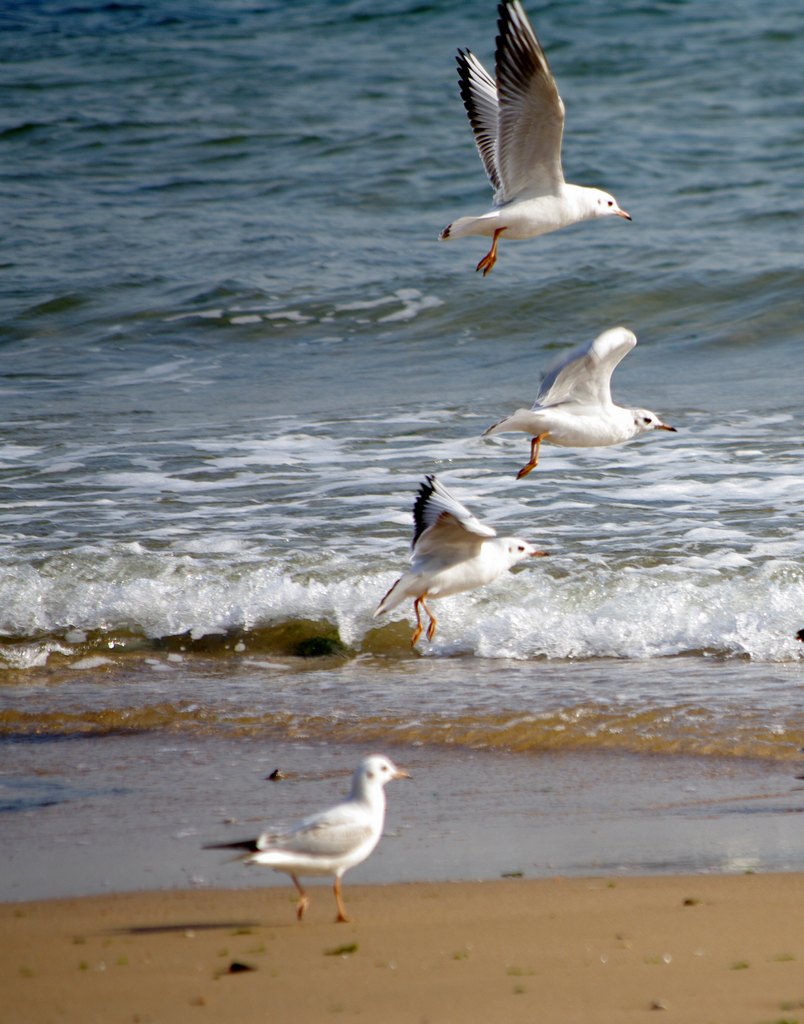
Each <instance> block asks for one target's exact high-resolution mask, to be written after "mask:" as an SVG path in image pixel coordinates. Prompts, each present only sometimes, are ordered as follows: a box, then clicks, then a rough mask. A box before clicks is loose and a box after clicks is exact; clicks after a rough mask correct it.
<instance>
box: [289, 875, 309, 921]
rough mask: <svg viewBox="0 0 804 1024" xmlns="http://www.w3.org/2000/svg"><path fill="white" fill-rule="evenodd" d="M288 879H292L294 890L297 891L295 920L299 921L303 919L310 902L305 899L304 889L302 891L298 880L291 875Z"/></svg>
mask: <svg viewBox="0 0 804 1024" xmlns="http://www.w3.org/2000/svg"><path fill="white" fill-rule="evenodd" d="M290 877H291V878H292V879H293V884H294V885H295V886H296V889H297V890H298V893H299V902H298V903H297V904H296V918H297V920H299V921H301V919H302V918H303V917H304V912H305V910H306V909H307V907H308V905H309V903H310V901H309V899H308V898H307V893H306V892H305V891H304V889H302V887H301V882H300V881H299V880H298V878H297V877H296V876H295V875H291V876H290Z"/></svg>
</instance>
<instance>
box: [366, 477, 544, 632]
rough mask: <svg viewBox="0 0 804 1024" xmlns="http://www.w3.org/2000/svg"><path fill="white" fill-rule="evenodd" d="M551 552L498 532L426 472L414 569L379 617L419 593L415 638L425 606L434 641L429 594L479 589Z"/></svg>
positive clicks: (416, 510) (416, 515) (416, 521)
mask: <svg viewBox="0 0 804 1024" xmlns="http://www.w3.org/2000/svg"><path fill="white" fill-rule="evenodd" d="M546 554H547V552H546V551H537V550H536V548H534V547H533V546H532V545H531V544H528V542H527V541H524V540H520V538H519V537H498V536H497V532H496V530H494V529H492V527H490V526H486V525H485V524H484V523H481V522H480V521H479V520H477V519H475V517H474V516H473V515H472V513H471V512H470V511H469V510H468V509H467V508H464V506H463V505H461V503H460V502H459V501H458V500H457V499H456V498H454V497H453V496H452V495H451V494H450V493H449V491H448V490H447V489H446V487H443V486H442V485H441V483H439V481H438V480H437V479H436V478H435V477H434V476H426V477H425V478H424V480H423V481H422V483H421V484H420V485H419V493H418V495H417V497H416V502H415V504H414V505H413V540H412V541H411V556H410V561H411V568H410V570H409V571H408V572H406V573H405V575H404V576H400V578H399V579H398V580H397V581H396V583H395V584H394V585H393V586H392V587H391V589H390V590H389V591H388V593H387V594H386V595H385V597H384V598H383V599H382V601H380V603H379V605H378V607H377V610H376V611H375V612H374V616H375V618H376V616H378V615H382V613H383V612H389V611H391V610H392V609H393V608H396V606H397V605H398V604H400V603H401V602H402V601H404V600H405V598H406V597H412V598H414V599H415V600H414V601H413V610H414V612H415V613H416V628H415V629H414V631H413V636H412V637H411V640H410V643H411V646H412V647H415V646H416V643H417V641H418V639H419V637H420V636H421V635H422V630H423V629H424V626H423V625H422V620H421V616H420V614H419V606H421V607H422V608H424V610H425V611H426V612H427V614H428V616H429V617H430V624H429V625H428V627H427V639H428V640H432V639H433V637H434V636H435V632H436V627H437V625H438V622H437V620H436V617H435V615H433V613H432V612H431V611H430V609H429V608H428V607H427V605H426V604H425V603H424V599H425V597H433V598H435V597H447V596H448V595H449V594H457V593H459V592H460V591H462V590H474V589H475V587H482V586H483V585H484V584H485V583H491V581H492V580H496V579H497V577H498V576H499V575H500V573H503V572H505V571H506V569H510V568H511V566H513V565H516V563H517V562H521V561H522V560H523V559H524V558H539V557H542V556H544V555H546Z"/></svg>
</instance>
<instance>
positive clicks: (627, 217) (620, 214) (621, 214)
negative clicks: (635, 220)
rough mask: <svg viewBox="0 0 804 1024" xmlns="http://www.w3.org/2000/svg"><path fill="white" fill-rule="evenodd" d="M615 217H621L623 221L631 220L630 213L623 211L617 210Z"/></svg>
mask: <svg viewBox="0 0 804 1024" xmlns="http://www.w3.org/2000/svg"><path fill="white" fill-rule="evenodd" d="M617 216H618V217H622V218H623V220H631V214H630V213H626V212H625V210H618V211H617Z"/></svg>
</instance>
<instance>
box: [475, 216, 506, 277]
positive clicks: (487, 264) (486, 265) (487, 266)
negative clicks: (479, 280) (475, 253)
mask: <svg viewBox="0 0 804 1024" xmlns="http://www.w3.org/2000/svg"><path fill="white" fill-rule="evenodd" d="M503 231H505V228H497V230H496V231H495V232H494V237H493V239H492V242H491V248H490V249H489V251H488V252H487V253H486V255H485V256H484V257H483V259H482V260H481V261H480V262H479V263H478V265H477V266H476V267H475V271H478V270H482V271H483V277H485V276H486V274H488V272H489V271H490V270H491V268H492V267H493V266H494V264H495V263H496V262H497V243H498V242H499V240H500V235H501V234H502V233H503Z"/></svg>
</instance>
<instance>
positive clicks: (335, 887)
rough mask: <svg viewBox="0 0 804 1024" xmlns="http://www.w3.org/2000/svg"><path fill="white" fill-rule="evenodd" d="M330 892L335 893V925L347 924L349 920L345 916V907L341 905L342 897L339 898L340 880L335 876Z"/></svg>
mask: <svg viewBox="0 0 804 1024" xmlns="http://www.w3.org/2000/svg"><path fill="white" fill-rule="evenodd" d="M332 891H333V892H334V893H335V903H336V904H337V907H338V916H337V917H336V918H335V923H336V924H348V922H349V918H348V917H347V915H346V907H345V906H344V905H343V897H342V896H341V880H340V878H339V877H338V876H337V875H336V876H335V884H334V885H333V887H332Z"/></svg>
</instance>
